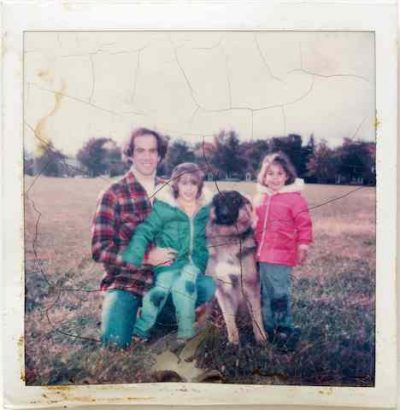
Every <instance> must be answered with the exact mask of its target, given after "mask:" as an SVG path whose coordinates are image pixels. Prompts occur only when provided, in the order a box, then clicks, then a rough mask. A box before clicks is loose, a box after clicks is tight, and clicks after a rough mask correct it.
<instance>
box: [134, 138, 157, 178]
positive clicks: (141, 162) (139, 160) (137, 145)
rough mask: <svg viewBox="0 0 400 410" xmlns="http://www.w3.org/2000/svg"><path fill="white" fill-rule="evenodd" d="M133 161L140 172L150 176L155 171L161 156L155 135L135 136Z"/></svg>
mask: <svg viewBox="0 0 400 410" xmlns="http://www.w3.org/2000/svg"><path fill="white" fill-rule="evenodd" d="M132 161H133V166H134V168H135V170H136V171H137V172H138V173H139V174H142V175H143V176H150V175H152V174H154V173H155V171H156V168H157V165H158V162H159V161H160V156H159V155H158V150H157V140H156V138H155V137H154V135H151V134H146V135H141V136H140V137H136V138H135V141H134V149H133V154H132Z"/></svg>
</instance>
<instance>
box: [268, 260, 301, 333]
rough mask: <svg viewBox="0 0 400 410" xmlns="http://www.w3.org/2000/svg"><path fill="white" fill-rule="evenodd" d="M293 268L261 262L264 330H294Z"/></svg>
mask: <svg viewBox="0 0 400 410" xmlns="http://www.w3.org/2000/svg"><path fill="white" fill-rule="evenodd" d="M292 269H293V268H292V267H291V266H286V265H277V264H272V263H266V262H260V279H261V297H262V316H263V323H264V328H265V330H266V331H267V332H269V333H270V332H273V331H274V330H276V329H277V328H284V329H292V328H293V321H292V314H291V308H290V287H291V272H292Z"/></svg>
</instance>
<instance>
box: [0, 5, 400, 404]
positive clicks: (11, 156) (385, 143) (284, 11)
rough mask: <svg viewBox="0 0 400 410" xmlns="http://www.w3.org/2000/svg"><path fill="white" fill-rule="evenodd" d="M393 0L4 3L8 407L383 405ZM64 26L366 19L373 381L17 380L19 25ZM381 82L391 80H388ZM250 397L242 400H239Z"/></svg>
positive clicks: (391, 212)
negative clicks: (372, 194)
mask: <svg viewBox="0 0 400 410" xmlns="http://www.w3.org/2000/svg"><path fill="white" fill-rule="evenodd" d="M396 17H397V16H396V1H394V0H393V1H371V0H370V1H354V0H353V1H343V0H342V1H339V0H336V1H331V2H324V1H319V0H316V1H313V2H307V1H275V2H270V3H268V2H263V1H248V2H245V1H238V0H229V1H227V0H226V1H224V0H220V1H209V2H202V1H195V0H193V1H178V0H175V1H169V2H164V1H148V2H141V1H137V2H133V1H131V2H126V1H121V2H95V1H93V2H92V1H89V2H78V1H69V2H66V3H61V2H54V3H52V2H47V1H39V0H38V1H34V2H25V3H14V2H13V3H12V2H9V3H7V2H6V3H5V4H3V76H2V93H3V107H2V110H3V111H2V114H3V116H2V121H3V123H2V131H3V143H2V145H3V147H2V148H3V149H2V153H3V155H2V163H3V167H2V177H3V179H2V193H3V196H2V199H3V201H2V205H3V212H4V214H3V216H4V218H3V230H2V232H3V235H2V252H3V255H2V256H3V258H2V261H3V266H2V267H3V272H4V276H3V286H2V292H3V298H2V299H3V303H4V310H3V320H4V323H3V325H4V332H3V339H2V344H3V370H2V371H3V379H4V396H5V404H6V405H7V406H9V407H12V408H35V407H47V406H63V405H68V406H72V405H89V404H90V405H95V404H99V405H100V404H108V405H112V406H113V407H115V405H117V404H125V405H127V404H130V405H153V406H167V405H189V404H190V405H196V406H201V405H203V406H207V407H208V406H211V407H210V408H216V406H217V405H236V406H239V405H240V406H246V408H247V406H256V405H257V406H261V405H266V406H267V405H272V404H274V405H301V406H329V407H339V406H343V407H363V408H367V407H368V408H393V407H394V406H395V402H396V387H397V377H396V365H397V360H396V357H397V356H396V350H397V349H396V286H395V283H396V281H395V276H396V266H395V258H396V223H395V219H394V218H395V215H396V205H397V200H396V184H395V183H394V181H396V176H397V44H396V38H397V20H396ZM47 30H48V31H66V30H74V31H81V30H85V31H86V30H93V31H98V30H291V31H295V30H302V31H304V30H311V31H314V30H324V31H328V30H334V31H346V30H349V31H373V32H374V33H375V42H376V110H377V123H379V126H378V127H377V157H376V167H377V191H376V192H377V230H376V235H377V273H376V379H375V387H373V388H372V387H368V388H364V387H358V388H349V387H309V386H307V387H306V386H254V385H220V384H218V385H210V384H185V383H171V384H131V385H98V386H58V387H57V386H55V387H31V386H25V383H24V377H23V371H24V354H23V352H24V343H23V335H24V329H23V320H24V262H23V261H24V251H23V249H24V245H23V243H24V226H23V196H22V193H23V33H24V32H25V31H47ZM388 85H389V86H388ZM249 408H250V407H249Z"/></svg>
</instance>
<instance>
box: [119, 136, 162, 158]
mask: <svg viewBox="0 0 400 410" xmlns="http://www.w3.org/2000/svg"><path fill="white" fill-rule="evenodd" d="M143 135H152V136H153V137H154V138H155V139H156V141H157V152H158V156H159V157H160V161H162V160H163V159H164V158H165V155H166V153H167V148H168V140H167V139H166V138H165V137H164V136H162V135H161V134H159V133H158V132H156V131H153V130H150V129H148V128H136V129H135V130H134V131H133V132H132V134H131V135H130V136H129V138H128V142H127V143H126V144H125V147H124V150H123V154H124V156H125V158H126V160H127V161H128V162H129V163H131V162H132V156H133V151H134V149H135V138H137V137H142V136H143Z"/></svg>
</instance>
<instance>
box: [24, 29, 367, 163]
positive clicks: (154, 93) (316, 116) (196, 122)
mask: <svg viewBox="0 0 400 410" xmlns="http://www.w3.org/2000/svg"><path fill="white" fill-rule="evenodd" d="M142 126H145V127H149V128H153V129H156V130H158V131H159V132H161V133H163V134H166V135H169V136H170V137H172V138H173V139H174V138H180V139H184V140H186V141H188V142H189V143H196V142H199V141H212V138H213V135H215V134H218V133H219V132H220V131H221V130H235V131H236V132H237V133H238V134H239V137H240V138H241V139H242V140H249V139H259V138H270V137H273V136H283V135H287V134H289V133H297V134H300V135H301V136H302V137H303V140H304V141H305V142H306V141H307V140H308V138H309V136H310V135H311V134H314V136H315V138H316V139H317V140H321V139H325V140H326V141H327V142H328V143H329V145H331V146H335V145H338V144H340V143H341V141H342V139H343V137H350V138H356V139H358V138H360V139H363V140H366V141H374V140H375V54H374V36H373V33H372V32H341V31H331V32H300V31H179V32H177V31H175V32H174V31H158V32H157V31H108V32H105V31H103V32H74V31H70V32H26V33H25V35H24V146H25V148H26V149H27V150H28V151H30V152H33V153H35V152H39V151H38V147H39V146H40V144H41V143H42V142H43V141H52V142H53V144H54V146H55V147H56V148H57V149H60V150H61V151H63V152H64V153H65V154H67V155H75V154H76V152H77V151H78V150H79V148H81V147H82V146H83V145H84V143H85V142H86V141H87V140H88V139H90V138H93V137H110V138H113V139H114V140H115V141H116V142H117V143H118V144H123V143H124V142H125V140H126V139H127V138H128V136H129V133H130V132H131V131H132V130H133V129H134V128H136V127H142Z"/></svg>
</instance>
